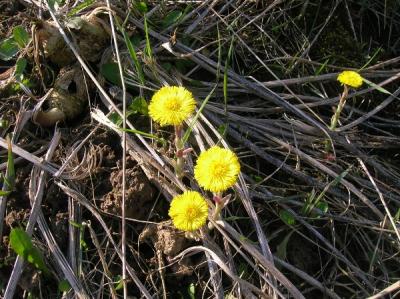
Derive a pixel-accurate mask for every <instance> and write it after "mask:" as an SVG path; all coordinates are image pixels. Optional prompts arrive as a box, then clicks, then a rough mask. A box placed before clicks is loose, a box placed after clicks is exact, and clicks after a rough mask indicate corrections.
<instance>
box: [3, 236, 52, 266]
mask: <svg viewBox="0 0 400 299" xmlns="http://www.w3.org/2000/svg"><path fill="white" fill-rule="evenodd" d="M10 246H11V248H12V249H13V250H14V251H15V253H16V254H18V255H19V256H21V257H22V258H23V259H24V260H26V261H28V262H29V263H31V264H33V265H34V266H35V267H36V268H38V269H40V270H42V271H43V272H45V273H48V272H49V270H48V269H47V267H46V264H45V263H44V260H43V256H42V254H41V253H40V251H39V250H38V249H37V248H36V247H34V246H33V244H32V240H31V237H30V236H29V235H28V234H27V233H26V232H25V231H24V230H23V229H21V228H13V229H12V230H11V233H10Z"/></svg>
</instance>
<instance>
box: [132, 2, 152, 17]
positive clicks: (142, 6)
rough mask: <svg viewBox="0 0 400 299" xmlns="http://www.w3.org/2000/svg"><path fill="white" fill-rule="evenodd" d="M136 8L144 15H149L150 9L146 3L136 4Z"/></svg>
mask: <svg viewBox="0 0 400 299" xmlns="http://www.w3.org/2000/svg"><path fill="white" fill-rule="evenodd" d="M135 7H136V9H137V10H138V11H139V12H141V13H142V14H145V13H147V12H148V11H149V9H148V8H147V4H146V2H144V1H139V2H136V5H135Z"/></svg>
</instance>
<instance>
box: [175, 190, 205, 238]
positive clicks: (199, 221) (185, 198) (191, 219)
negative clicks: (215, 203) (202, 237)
mask: <svg viewBox="0 0 400 299" xmlns="http://www.w3.org/2000/svg"><path fill="white" fill-rule="evenodd" d="M168 215H169V216H170V217H171V218H172V222H173V223H174V226H175V227H176V228H177V229H180V230H184V231H194V230H196V229H199V228H200V227H202V226H203V225H204V224H205V223H206V220H207V216H208V205H207V202H206V200H205V199H204V198H203V197H202V196H201V195H200V193H198V192H196V191H186V192H184V193H183V194H181V195H178V196H175V197H174V198H173V199H172V201H171V207H170V208H169V212H168Z"/></svg>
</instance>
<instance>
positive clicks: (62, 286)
mask: <svg viewBox="0 0 400 299" xmlns="http://www.w3.org/2000/svg"><path fill="white" fill-rule="evenodd" d="M58 289H59V290H60V292H62V293H64V292H68V291H69V290H70V289H71V285H70V284H69V282H68V280H66V279H63V280H61V281H60V282H59V283H58Z"/></svg>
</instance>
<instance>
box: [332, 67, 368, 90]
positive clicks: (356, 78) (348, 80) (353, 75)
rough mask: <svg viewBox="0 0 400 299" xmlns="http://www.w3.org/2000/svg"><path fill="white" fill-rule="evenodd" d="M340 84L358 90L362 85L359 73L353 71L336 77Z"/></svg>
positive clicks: (344, 72)
mask: <svg viewBox="0 0 400 299" xmlns="http://www.w3.org/2000/svg"><path fill="white" fill-rule="evenodd" d="M337 79H338V81H339V82H340V83H342V85H343V84H346V85H348V86H350V87H354V88H358V87H360V86H361V85H362V84H363V78H362V77H361V76H360V74H359V73H357V72H354V71H343V72H341V73H340V74H339V76H338V77H337Z"/></svg>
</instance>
